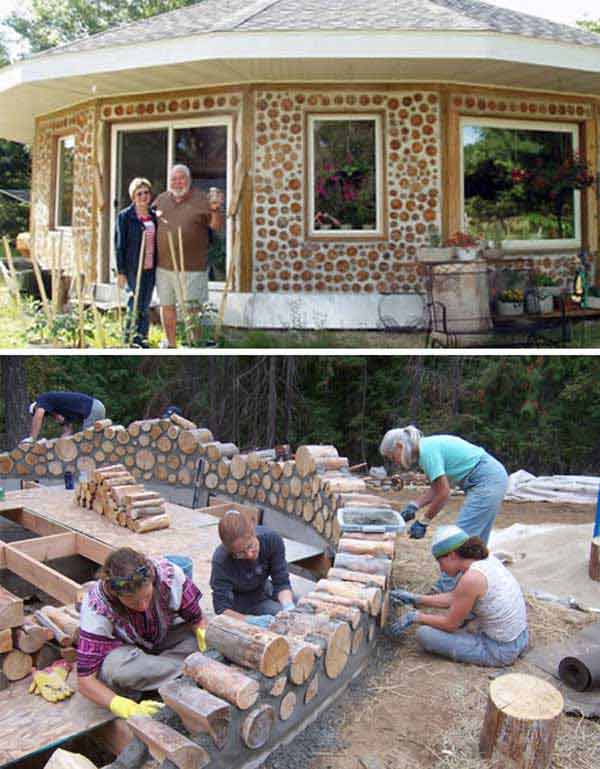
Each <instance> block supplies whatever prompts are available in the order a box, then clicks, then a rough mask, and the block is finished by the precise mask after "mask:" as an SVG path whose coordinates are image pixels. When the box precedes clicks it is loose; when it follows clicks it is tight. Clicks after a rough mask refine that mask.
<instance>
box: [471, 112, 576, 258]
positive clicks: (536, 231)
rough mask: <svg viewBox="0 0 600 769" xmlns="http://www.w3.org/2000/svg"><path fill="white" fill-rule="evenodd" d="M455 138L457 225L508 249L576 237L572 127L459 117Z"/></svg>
mask: <svg viewBox="0 0 600 769" xmlns="http://www.w3.org/2000/svg"><path fill="white" fill-rule="evenodd" d="M461 140H462V170H463V229H464V230H466V231H468V232H470V233H471V234H473V235H478V236H482V237H484V238H486V239H488V240H494V241H500V240H501V241H503V242H504V245H505V246H507V247H509V248H510V246H513V247H515V248H518V247H532V246H533V247H535V246H538V247H545V246H560V245H576V244H578V243H579V241H580V215H579V211H580V195H581V194H580V192H579V191H578V190H577V189H573V186H572V185H571V183H570V181H569V180H571V181H573V182H574V184H575V185H577V184H578V182H577V181H576V177H577V169H578V166H577V164H578V163H580V161H579V159H578V157H577V151H578V135H577V128H576V127H575V126H573V125H566V124H555V123H541V122H540V123H537V122H517V121H509V120H506V121H503V120H493V119H489V120H488V119H483V118H463V119H462V121H461ZM579 168H580V166H579Z"/></svg>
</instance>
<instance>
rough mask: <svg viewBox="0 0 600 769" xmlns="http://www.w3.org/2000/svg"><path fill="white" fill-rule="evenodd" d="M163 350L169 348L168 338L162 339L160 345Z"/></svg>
mask: <svg viewBox="0 0 600 769" xmlns="http://www.w3.org/2000/svg"><path fill="white" fill-rule="evenodd" d="M158 346H159V347H160V349H161V350H168V349H169V342H168V340H167V339H161V340H160V344H159V345H158Z"/></svg>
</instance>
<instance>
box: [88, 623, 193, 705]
mask: <svg viewBox="0 0 600 769" xmlns="http://www.w3.org/2000/svg"><path fill="white" fill-rule="evenodd" d="M155 651H156V652H158V653H156V654H154V653H153V654H148V652H146V651H144V650H143V649H140V647H139V646H133V645H131V644H126V645H124V646H119V647H118V648H117V649H113V651H111V652H110V653H109V654H108V655H107V656H106V657H105V659H104V662H103V663H102V667H101V668H100V673H99V674H98V678H99V679H100V681H102V682H103V683H105V684H106V685H107V686H108V687H109V688H110V689H112V690H113V691H114V692H116V693H117V694H121V695H122V696H127V697H132V698H133V699H139V695H140V693H141V692H147V691H154V690H155V689H158V688H159V686H162V685H163V684H166V683H168V682H169V681H173V680H174V679H175V678H177V677H178V676H180V675H181V668H182V665H183V662H184V660H185V658H186V657H188V656H189V655H190V654H193V653H194V652H197V651H198V644H197V642H196V638H195V637H194V635H193V634H192V630H191V628H190V626H189V625H188V624H185V625H179V626H178V627H176V628H172V629H171V630H169V632H168V633H167V636H166V638H165V640H164V641H163V642H162V644H160V646H157V647H156V649H155ZM136 695H137V696H136Z"/></svg>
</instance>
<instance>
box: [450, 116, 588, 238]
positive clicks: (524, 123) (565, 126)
mask: <svg viewBox="0 0 600 769" xmlns="http://www.w3.org/2000/svg"><path fill="white" fill-rule="evenodd" d="M466 125H469V126H475V127H477V126H489V127H492V128H494V127H495V128H515V129H520V130H533V131H554V132H555V133H567V134H570V135H571V137H572V142H573V145H572V146H573V154H577V153H578V152H579V151H580V141H579V125H578V124H577V123H560V122H555V121H549V120H519V119H511V118H496V117H480V116H478V115H461V116H460V118H459V121H458V131H459V134H458V135H459V144H460V229H461V230H462V231H465V230H466V225H465V162H464V160H465V153H464V142H463V128H464V127H465V126H466ZM573 195H574V198H573V218H574V225H575V237H574V238H554V239H552V240H503V241H502V248H503V250H505V251H524V250H534V251H547V250H554V249H564V248H580V247H581V243H582V201H581V190H574V191H573Z"/></svg>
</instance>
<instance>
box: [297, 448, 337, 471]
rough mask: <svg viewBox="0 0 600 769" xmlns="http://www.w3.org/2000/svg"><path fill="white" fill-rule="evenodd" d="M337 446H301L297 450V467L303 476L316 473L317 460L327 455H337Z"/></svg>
mask: <svg viewBox="0 0 600 769" xmlns="http://www.w3.org/2000/svg"><path fill="white" fill-rule="evenodd" d="M337 456H338V451H337V449H336V447H335V446H299V447H298V449H297V451H296V469H297V470H298V473H299V474H300V476H301V477H302V478H305V477H306V476H307V475H309V474H310V473H314V472H315V469H316V462H317V461H318V460H319V459H323V458H325V457H337Z"/></svg>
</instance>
